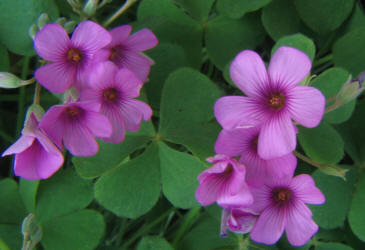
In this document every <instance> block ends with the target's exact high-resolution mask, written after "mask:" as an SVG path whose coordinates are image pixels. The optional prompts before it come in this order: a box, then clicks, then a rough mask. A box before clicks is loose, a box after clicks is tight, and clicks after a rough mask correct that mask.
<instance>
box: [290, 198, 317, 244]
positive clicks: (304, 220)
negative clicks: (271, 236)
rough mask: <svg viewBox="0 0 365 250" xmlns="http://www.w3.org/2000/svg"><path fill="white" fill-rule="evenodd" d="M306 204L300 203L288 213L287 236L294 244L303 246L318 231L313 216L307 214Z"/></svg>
mask: <svg viewBox="0 0 365 250" xmlns="http://www.w3.org/2000/svg"><path fill="white" fill-rule="evenodd" d="M306 209H308V208H307V207H306V205H304V204H303V203H298V204H296V206H293V207H292V208H291V209H290V210H288V213H287V222H286V227H285V231H286V236H287V238H288V241H289V242H290V244H292V245H293V246H302V245H304V244H305V243H306V242H307V241H308V240H310V238H311V237H312V236H313V235H314V234H315V233H316V232H317V231H318V226H317V224H316V223H314V221H313V220H312V217H311V216H306V214H307V212H306Z"/></svg>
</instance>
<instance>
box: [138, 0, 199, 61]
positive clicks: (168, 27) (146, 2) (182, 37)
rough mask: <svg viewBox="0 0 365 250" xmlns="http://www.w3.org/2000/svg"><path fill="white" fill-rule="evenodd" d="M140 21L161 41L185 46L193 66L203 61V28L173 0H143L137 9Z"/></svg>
mask: <svg viewBox="0 0 365 250" xmlns="http://www.w3.org/2000/svg"><path fill="white" fill-rule="evenodd" d="M137 17H138V21H139V22H141V23H142V24H143V27H147V28H150V29H151V30H152V31H153V32H154V33H155V34H156V36H157V37H158V39H159V41H160V42H168V43H173V44H178V45H180V46H181V47H183V48H184V50H185V52H186V55H187V59H188V60H189V63H190V65H191V66H192V67H195V68H199V67H200V64H201V61H202V42H201V41H202V37H203V32H202V31H203V28H202V26H201V24H200V23H198V22H196V21H195V20H193V19H192V18H190V17H189V16H188V15H186V14H185V13H184V12H183V11H182V10H181V9H179V8H177V6H176V5H175V4H174V3H173V1H172V0H143V1H142V2H141V3H140V4H139V6H138V11H137Z"/></svg>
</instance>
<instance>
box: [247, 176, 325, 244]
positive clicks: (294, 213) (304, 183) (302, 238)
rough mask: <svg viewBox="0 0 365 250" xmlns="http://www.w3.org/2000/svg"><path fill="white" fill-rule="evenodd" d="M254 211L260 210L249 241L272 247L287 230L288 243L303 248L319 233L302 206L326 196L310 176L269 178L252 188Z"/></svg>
mask: <svg viewBox="0 0 365 250" xmlns="http://www.w3.org/2000/svg"><path fill="white" fill-rule="evenodd" d="M252 193H253V195H254V204H253V205H252V207H251V208H252V209H253V210H254V211H261V214H260V216H259V218H258V219H257V221H256V223H255V225H254V227H253V228H252V230H251V239H253V240H254V241H256V242H260V243H265V244H274V243H275V242H277V241H278V240H279V238H280V237H281V235H282V234H283V232H284V229H285V231H286V236H287V238H288V240H289V242H290V244H292V245H294V246H301V245H304V244H305V243H306V242H307V241H308V240H309V239H310V238H311V237H312V236H313V234H315V233H316V232H317V230H318V226H317V224H316V223H315V222H314V221H313V220H312V212H311V210H310V209H309V208H308V207H307V206H306V205H305V203H308V204H322V203H324V202H325V197H324V196H323V194H322V192H321V191H320V190H319V189H318V188H317V187H316V186H315V184H314V181H313V179H312V177H311V176H309V175H307V174H301V175H298V176H295V177H294V178H292V177H285V178H281V179H278V178H269V179H268V180H267V181H266V182H265V185H264V186H262V187H261V188H260V189H252Z"/></svg>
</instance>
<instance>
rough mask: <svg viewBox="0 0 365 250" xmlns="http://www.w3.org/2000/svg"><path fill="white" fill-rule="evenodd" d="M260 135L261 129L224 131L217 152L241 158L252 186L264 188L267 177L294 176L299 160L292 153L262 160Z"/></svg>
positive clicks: (218, 140) (217, 144) (216, 147)
mask: <svg viewBox="0 0 365 250" xmlns="http://www.w3.org/2000/svg"><path fill="white" fill-rule="evenodd" d="M259 133H260V128H259V127H253V128H238V129H232V130H222V131H221V132H220V134H219V136H218V139H217V142H216V144H215V151H216V153H218V154H225V155H228V156H231V157H234V156H241V158H240V162H242V163H243V164H244V165H245V166H246V171H247V172H246V182H247V184H249V185H250V186H254V187H260V186H262V185H263V184H264V181H265V179H266V177H267V176H268V177H274V178H282V177H284V176H286V175H287V176H293V174H294V171H295V167H296V165H297V158H296V157H295V156H294V155H293V154H292V153H289V154H287V155H284V156H281V157H278V158H273V159H270V160H265V159H262V158H261V157H260V156H259V155H258V152H257V142H258V139H259Z"/></svg>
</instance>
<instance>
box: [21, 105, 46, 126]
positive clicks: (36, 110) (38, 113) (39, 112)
mask: <svg viewBox="0 0 365 250" xmlns="http://www.w3.org/2000/svg"><path fill="white" fill-rule="evenodd" d="M32 113H33V114H34V115H35V117H36V118H37V120H38V121H40V120H41V119H42V116H43V114H44V109H43V108H42V106H40V105H38V104H32V105H30V106H29V107H28V109H27V113H26V115H25V121H24V124H26V123H27V120H28V119H29V116H30V115H31V114H32Z"/></svg>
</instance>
